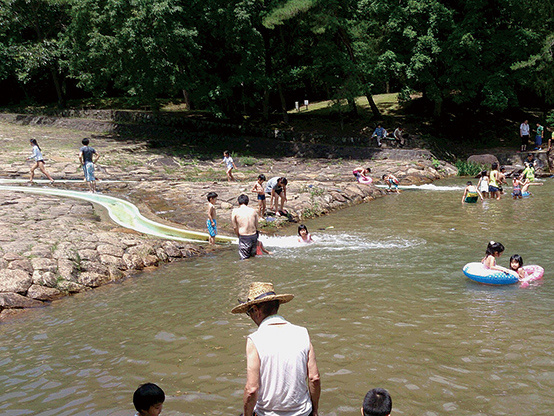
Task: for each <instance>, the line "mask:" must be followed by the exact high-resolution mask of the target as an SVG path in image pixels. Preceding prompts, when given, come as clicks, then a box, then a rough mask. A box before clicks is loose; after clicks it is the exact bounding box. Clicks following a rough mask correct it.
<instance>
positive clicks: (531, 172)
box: [462, 154, 542, 204]
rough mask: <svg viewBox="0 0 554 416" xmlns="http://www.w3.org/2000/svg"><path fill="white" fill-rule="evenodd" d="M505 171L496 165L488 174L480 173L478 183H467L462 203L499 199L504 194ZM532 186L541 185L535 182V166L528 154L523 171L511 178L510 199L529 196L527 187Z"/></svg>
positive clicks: (494, 164)
mask: <svg viewBox="0 0 554 416" xmlns="http://www.w3.org/2000/svg"><path fill="white" fill-rule="evenodd" d="M506 177H507V175H506V169H505V168H503V167H502V168H500V169H499V168H498V163H496V162H495V163H493V164H492V165H491V170H490V172H487V171H486V170H484V171H482V172H481V173H480V174H479V175H478V178H479V182H477V185H473V182H472V181H468V182H467V184H466V187H465V189H464V194H463V195H462V203H470V204H471V203H475V202H477V201H478V200H479V199H481V200H483V199H485V198H489V197H490V198H492V199H497V200H498V199H500V197H501V195H502V194H504V189H503V187H502V185H504V184H507V183H508V182H507V180H506ZM533 185H539V186H540V185H542V183H541V182H535V164H534V160H533V158H532V155H531V154H530V155H529V157H528V160H527V161H525V169H524V170H523V171H522V172H521V173H517V172H516V173H514V174H513V177H512V186H513V188H512V198H513V199H521V198H523V197H527V196H529V195H530V192H529V187H530V186H533Z"/></svg>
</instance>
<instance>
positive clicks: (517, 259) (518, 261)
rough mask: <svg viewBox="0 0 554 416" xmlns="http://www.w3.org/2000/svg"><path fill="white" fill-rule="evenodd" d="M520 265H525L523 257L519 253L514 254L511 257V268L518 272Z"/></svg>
mask: <svg viewBox="0 0 554 416" xmlns="http://www.w3.org/2000/svg"><path fill="white" fill-rule="evenodd" d="M520 267H523V259H522V258H521V256H520V255H519V254H514V255H513V256H512V257H510V269H512V270H514V271H516V272H517V271H518V269H519V268H520Z"/></svg>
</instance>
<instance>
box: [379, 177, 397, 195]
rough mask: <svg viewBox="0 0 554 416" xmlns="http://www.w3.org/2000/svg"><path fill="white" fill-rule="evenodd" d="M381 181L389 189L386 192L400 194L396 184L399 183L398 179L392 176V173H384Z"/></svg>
mask: <svg viewBox="0 0 554 416" xmlns="http://www.w3.org/2000/svg"><path fill="white" fill-rule="evenodd" d="M383 180H384V181H385V183H386V184H387V185H388V186H389V188H388V189H387V191H388V192H396V193H400V190H399V189H398V184H399V183H400V182H399V181H398V178H397V177H396V176H394V175H393V174H392V173H386V174H384V175H383ZM393 188H394V189H393Z"/></svg>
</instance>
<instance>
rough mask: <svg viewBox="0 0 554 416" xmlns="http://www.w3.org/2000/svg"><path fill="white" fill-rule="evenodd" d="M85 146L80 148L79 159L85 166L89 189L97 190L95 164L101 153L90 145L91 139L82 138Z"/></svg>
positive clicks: (91, 190) (84, 170)
mask: <svg viewBox="0 0 554 416" xmlns="http://www.w3.org/2000/svg"><path fill="white" fill-rule="evenodd" d="M81 143H83V147H81V149H79V160H80V161H81V165H82V166H83V172H84V174H85V180H86V181H87V182H88V186H89V191H90V192H93V193H94V192H96V178H95V177H94V164H95V163H96V162H97V161H98V158H99V157H100V155H99V154H98V153H97V152H96V150H94V149H93V148H92V147H90V146H89V145H88V144H89V139H87V138H85V139H83V140H82V142H81Z"/></svg>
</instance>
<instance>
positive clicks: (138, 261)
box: [122, 253, 157, 270]
mask: <svg viewBox="0 0 554 416" xmlns="http://www.w3.org/2000/svg"><path fill="white" fill-rule="evenodd" d="M122 259H123V262H124V263H125V265H126V266H127V269H129V270H142V269H143V268H144V262H143V261H142V258H141V257H140V256H138V255H136V254H130V253H125V254H124V255H123V257H122ZM156 260H157V258H156Z"/></svg>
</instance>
